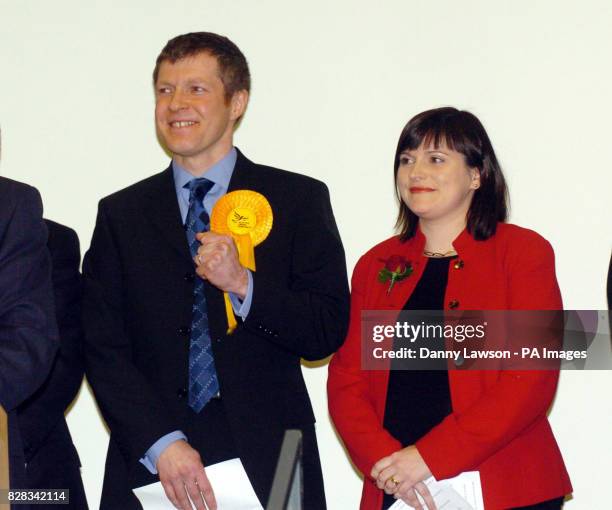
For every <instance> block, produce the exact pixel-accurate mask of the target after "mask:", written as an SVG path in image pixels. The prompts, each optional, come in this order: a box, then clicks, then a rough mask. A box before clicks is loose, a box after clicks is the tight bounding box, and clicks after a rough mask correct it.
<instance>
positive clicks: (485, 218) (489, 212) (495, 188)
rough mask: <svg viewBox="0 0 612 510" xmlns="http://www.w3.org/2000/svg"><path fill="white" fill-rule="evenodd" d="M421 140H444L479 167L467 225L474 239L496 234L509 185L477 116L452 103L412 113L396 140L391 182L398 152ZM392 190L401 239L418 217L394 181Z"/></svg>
mask: <svg viewBox="0 0 612 510" xmlns="http://www.w3.org/2000/svg"><path fill="white" fill-rule="evenodd" d="M422 144H424V145H426V146H428V145H431V144H433V146H434V147H436V148H437V147H439V146H440V145H441V144H446V146H447V147H448V148H449V149H451V150H454V151H457V152H459V153H461V154H463V156H464V157H465V163H466V165H467V166H468V167H470V168H477V169H478V172H479V173H480V187H479V188H478V189H477V190H476V191H475V192H474V196H473V197H472V202H471V204H470V208H469V210H468V213H467V229H468V232H469V233H470V234H471V235H472V236H473V237H474V238H475V239H477V240H484V239H488V238H489V237H491V236H492V235H493V234H495V230H496V228H497V222H500V221H501V222H503V221H506V219H507V216H508V188H507V186H506V180H505V179H504V174H503V172H502V169H501V167H500V165H499V162H498V161H497V157H496V156H495V151H493V146H492V145H491V141H490V140H489V136H488V135H487V132H486V131H485V128H484V126H483V125H482V123H481V122H480V121H479V120H478V118H477V117H476V116H475V115H474V114H472V113H470V112H467V111H464V110H457V108H452V107H444V108H436V109H433V110H427V111H425V112H421V113H419V114H418V115H415V116H414V117H412V119H410V120H409V121H408V123H407V124H406V126H404V129H403V130H402V133H401V135H400V137H399V141H398V143H397V150H396V151H395V161H394V165H393V166H394V172H393V177H394V182H397V172H398V168H399V159H400V155H401V153H402V152H404V151H406V150H414V149H416V148H418V147H420V146H421V145H422ZM395 192H396V197H397V199H398V201H399V213H398V216H397V221H396V223H395V228H396V229H397V230H398V231H399V235H400V240H401V241H402V242H404V241H406V240H408V239H410V238H411V237H413V236H414V234H415V232H416V227H417V223H418V221H419V218H418V216H417V215H416V214H414V213H413V212H412V211H411V210H410V209H409V208H408V206H407V205H406V204H405V203H404V201H403V200H402V197H401V195H400V193H399V190H398V189H397V185H396V187H395Z"/></svg>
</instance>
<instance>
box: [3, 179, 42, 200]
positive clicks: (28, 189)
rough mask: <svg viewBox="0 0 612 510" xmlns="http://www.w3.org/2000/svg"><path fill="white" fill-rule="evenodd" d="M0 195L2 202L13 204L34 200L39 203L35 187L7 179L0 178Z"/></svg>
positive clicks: (38, 194) (38, 195)
mask: <svg viewBox="0 0 612 510" xmlns="http://www.w3.org/2000/svg"><path fill="white" fill-rule="evenodd" d="M0 195H1V196H2V202H12V203H15V202H17V201H20V200H23V199H28V198H34V199H35V200H36V201H39V202H40V193H39V192H38V190H37V189H36V188H35V187H33V186H30V185H29V184H25V183H23V182H19V181H14V180H13V179H9V178H7V177H0Z"/></svg>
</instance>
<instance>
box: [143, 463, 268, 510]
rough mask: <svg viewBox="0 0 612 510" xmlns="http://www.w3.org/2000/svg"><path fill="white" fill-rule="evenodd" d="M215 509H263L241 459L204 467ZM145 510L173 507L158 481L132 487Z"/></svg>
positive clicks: (163, 509)
mask: <svg viewBox="0 0 612 510" xmlns="http://www.w3.org/2000/svg"><path fill="white" fill-rule="evenodd" d="M206 476H207V477H208V480H209V482H210V484H211V485H212V488H213V492H214V493H215V499H216V500H217V508H218V510H263V507H262V506H261V503H260V502H259V500H258V499H257V496H256V495H255V491H254V490H253V486H252V485H251V482H250V480H249V478H248V476H247V474H246V471H245V470H244V467H243V465H242V462H241V461H240V459H238V458H235V459H231V460H226V461H224V462H219V463H218V464H212V465H210V466H206ZM134 494H135V495H136V497H137V498H138V500H139V501H140V504H141V505H142V507H143V508H144V510H176V509H175V508H174V505H172V503H170V501H169V500H168V498H167V497H166V493H165V492H164V488H163V487H162V484H161V482H157V483H152V484H151V485H145V486H144V487H138V488H137V489H134Z"/></svg>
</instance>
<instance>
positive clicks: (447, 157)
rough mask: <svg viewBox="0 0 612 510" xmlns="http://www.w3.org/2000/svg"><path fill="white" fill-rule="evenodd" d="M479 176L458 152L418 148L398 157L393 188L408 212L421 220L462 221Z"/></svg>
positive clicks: (477, 185) (444, 146)
mask: <svg viewBox="0 0 612 510" xmlns="http://www.w3.org/2000/svg"><path fill="white" fill-rule="evenodd" d="M479 186H480V173H479V172H478V169H476V168H469V167H468V166H467V165H466V164H465V158H464V156H463V154H461V153H460V152H456V151H454V150H451V149H449V148H448V147H446V145H440V146H438V147H437V148H436V147H433V145H429V146H427V147H425V146H423V145H421V146H420V147H418V148H417V149H414V150H405V151H403V152H402V153H401V154H400V158H399V168H398V170H397V188H398V190H399V192H400V196H401V197H402V200H403V201H404V203H405V204H406V205H407V206H408V208H409V209H410V210H411V211H412V212H413V213H414V214H416V215H417V216H418V217H419V218H421V219H426V220H440V219H442V220H443V219H445V218H447V219H449V220H451V221H452V220H456V219H458V218H463V219H465V217H466V215H467V212H468V210H469V208H470V203H471V202H472V196H473V195H474V191H475V190H476V189H478V187H479Z"/></svg>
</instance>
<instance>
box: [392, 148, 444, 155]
mask: <svg viewBox="0 0 612 510" xmlns="http://www.w3.org/2000/svg"><path fill="white" fill-rule="evenodd" d="M414 150H415V149H412V150H411V149H405V150H403V151H402V152H400V156H401V155H402V154H407V155H410V154H411V153H412V152H413V151H414ZM425 152H426V153H427V154H432V153H434V152H439V153H441V154H444V155H446V156H448V152H445V151H443V150H442V149H427V150H426V151H425Z"/></svg>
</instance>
